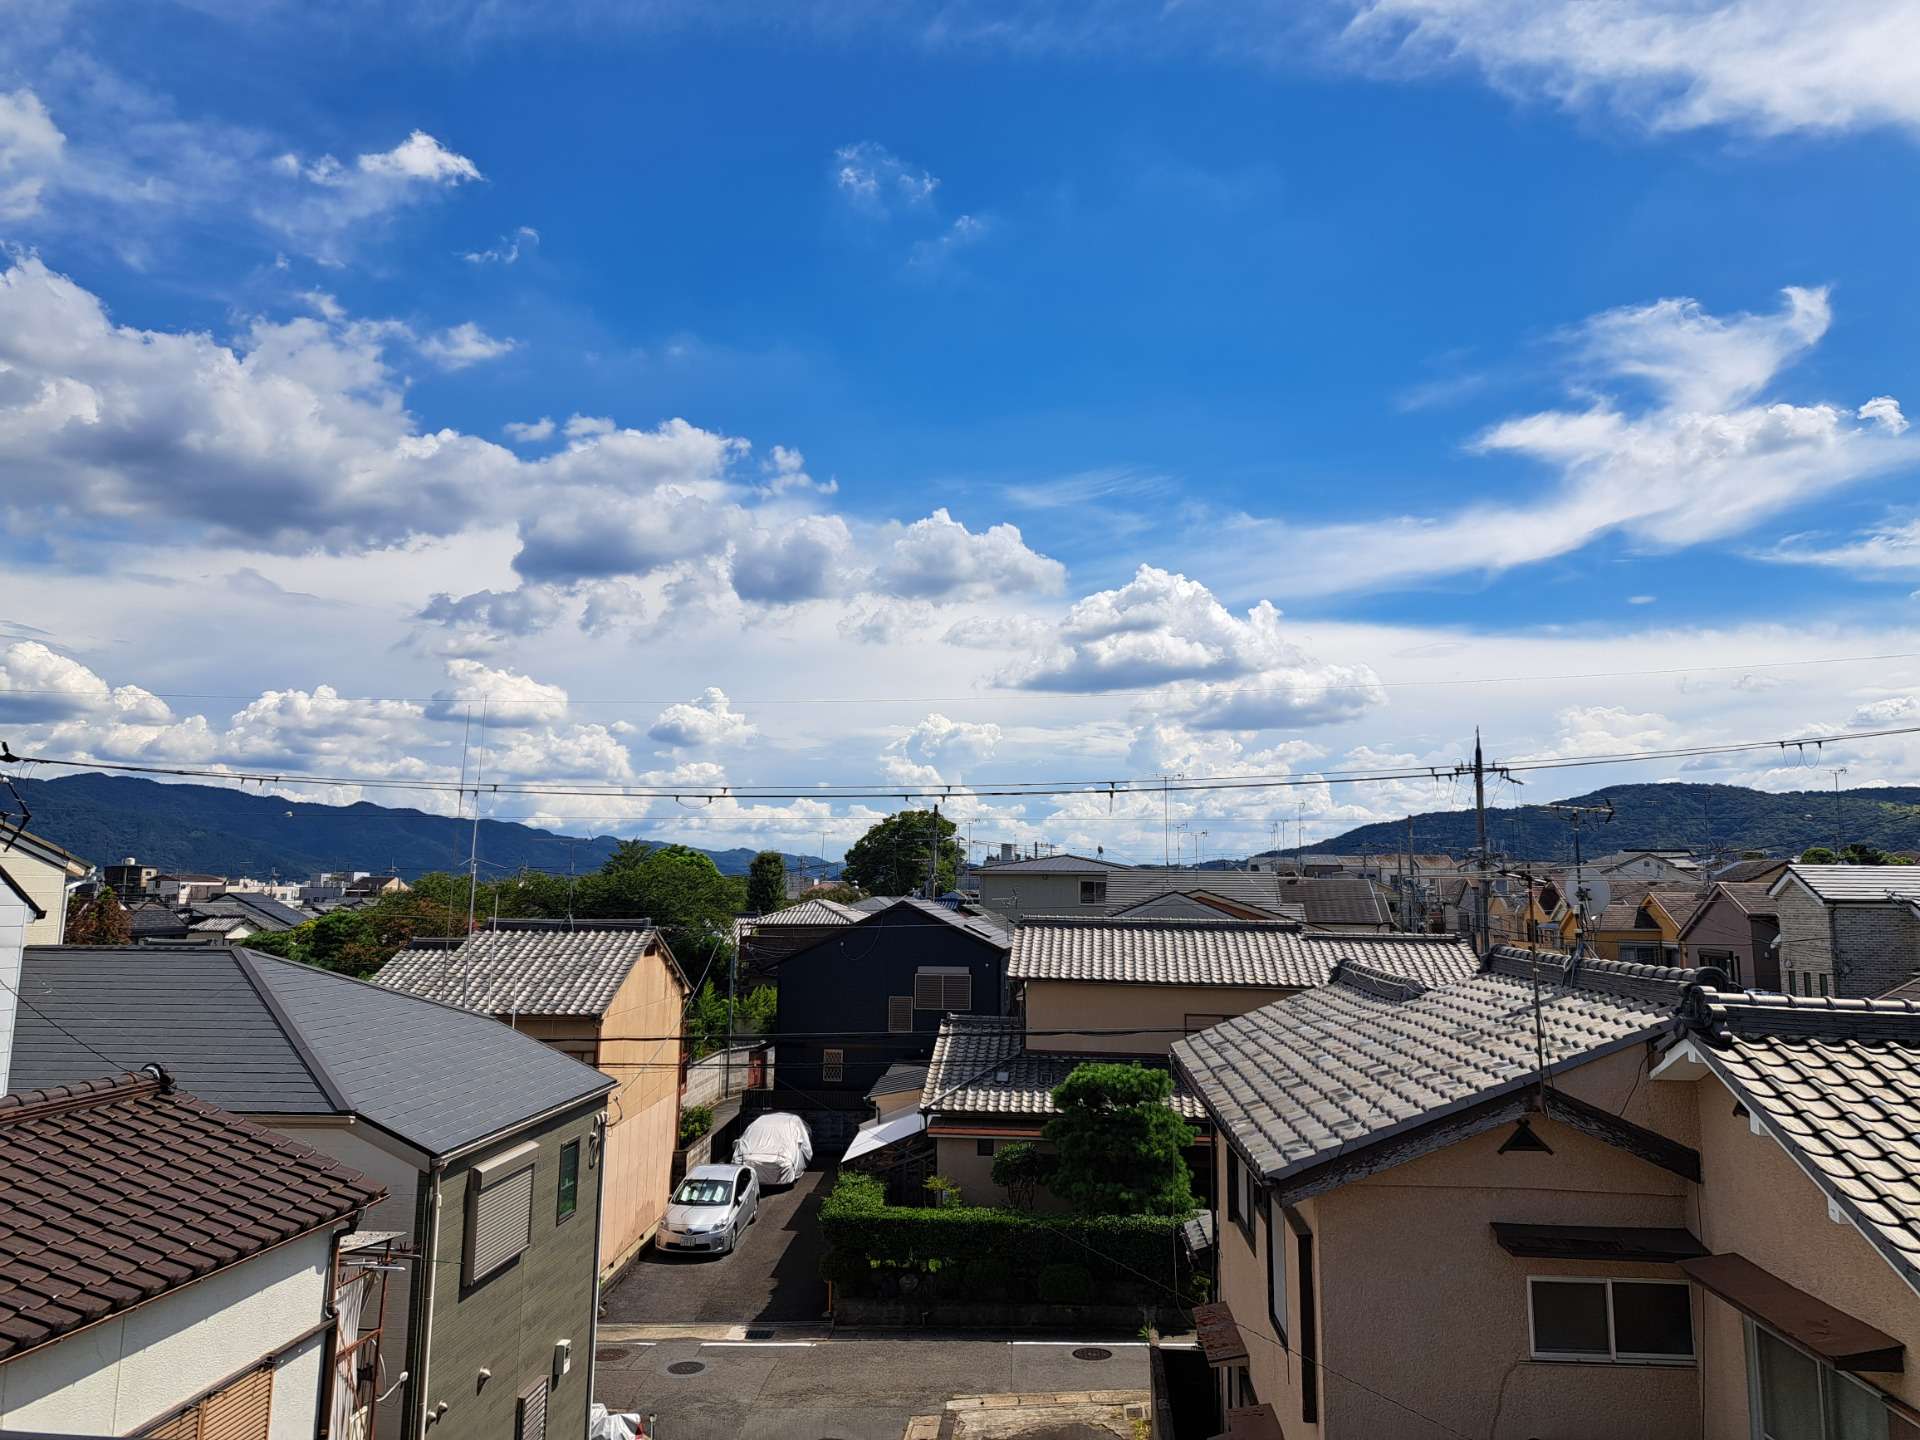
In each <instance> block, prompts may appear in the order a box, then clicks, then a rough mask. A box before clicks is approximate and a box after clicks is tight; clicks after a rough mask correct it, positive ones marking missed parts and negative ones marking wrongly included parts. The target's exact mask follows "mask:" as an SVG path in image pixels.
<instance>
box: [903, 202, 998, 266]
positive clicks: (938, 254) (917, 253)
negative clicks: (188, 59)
mask: <svg viewBox="0 0 1920 1440" xmlns="http://www.w3.org/2000/svg"><path fill="white" fill-rule="evenodd" d="M992 228H993V227H992V224H991V222H989V221H988V220H986V219H984V218H983V217H981V216H978V215H961V216H958V217H956V218H955V220H954V222H953V223H952V224H951V225H949V226H947V228H946V229H944V230H942V231H941V232H940V233H939V234H938V235H936V236H934V237H933V238H932V239H930V240H922V241H920V242H919V243H918V244H916V245H915V246H914V247H913V250H912V252H911V253H910V254H909V255H908V257H907V263H908V264H909V265H915V266H918V267H920V268H922V269H926V270H935V269H938V268H939V267H940V266H942V265H944V264H946V263H947V262H948V261H949V260H951V259H952V258H953V257H954V255H955V254H957V253H958V252H960V251H962V250H965V249H968V248H970V247H971V246H974V245H977V244H979V243H980V242H981V241H982V240H984V239H986V238H987V235H988V233H989V231H991V229H992Z"/></svg>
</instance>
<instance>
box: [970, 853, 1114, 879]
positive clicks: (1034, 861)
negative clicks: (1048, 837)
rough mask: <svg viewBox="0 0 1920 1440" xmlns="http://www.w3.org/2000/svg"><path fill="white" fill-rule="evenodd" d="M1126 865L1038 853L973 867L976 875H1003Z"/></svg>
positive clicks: (1090, 871) (1063, 872)
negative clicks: (1020, 858) (1028, 856)
mask: <svg viewBox="0 0 1920 1440" xmlns="http://www.w3.org/2000/svg"><path fill="white" fill-rule="evenodd" d="M1127 868H1128V867H1127V866H1125V865H1121V864H1119V863H1117V862H1116V861H1112V860H1092V859H1089V858H1088V857H1087V856H1085V855H1038V856H1033V857H1030V858H1028V859H1025V860H996V861H995V862H994V863H993V864H991V865H978V866H975V867H974V872H973V873H974V874H976V875H1003V874H1006V873H1007V872H1008V871H1020V872H1021V873H1023V874H1027V875H1099V874H1102V873H1103V872H1106V871H1109V870H1112V871H1120V870H1125V869H1127Z"/></svg>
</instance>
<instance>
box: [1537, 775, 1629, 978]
mask: <svg viewBox="0 0 1920 1440" xmlns="http://www.w3.org/2000/svg"><path fill="white" fill-rule="evenodd" d="M1544 808H1545V809H1548V810H1557V811H1559V812H1560V813H1561V814H1562V815H1565V816H1567V817H1568V818H1569V819H1570V820H1572V821H1573V913H1574V914H1575V915H1577V916H1578V917H1579V928H1578V929H1577V930H1575V932H1574V938H1573V958H1574V959H1576V960H1578V959H1579V958H1580V957H1581V956H1582V955H1584V954H1586V953H1587V900H1588V898H1589V897H1588V895H1587V882H1586V876H1585V874H1584V872H1583V871H1582V869H1581V866H1582V863H1583V862H1582V856H1581V853H1580V817H1581V816H1583V815H1598V816H1601V817H1602V819H1601V821H1600V823H1601V824H1603V825H1611V824H1612V823H1613V801H1611V800H1608V801H1607V802H1606V803H1605V804H1602V805H1548V806H1545V807H1544Z"/></svg>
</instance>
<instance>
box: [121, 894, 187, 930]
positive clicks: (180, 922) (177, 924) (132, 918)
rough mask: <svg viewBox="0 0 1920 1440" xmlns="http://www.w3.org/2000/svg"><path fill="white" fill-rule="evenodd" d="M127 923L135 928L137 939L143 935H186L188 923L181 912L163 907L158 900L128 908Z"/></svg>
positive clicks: (167, 906)
mask: <svg viewBox="0 0 1920 1440" xmlns="http://www.w3.org/2000/svg"><path fill="white" fill-rule="evenodd" d="M127 923H128V924H129V925H131V926H132V927H133V935H134V938H135V939H139V938H140V937H141V936H143V935H149V936H152V935H184V934H186V933H187V922H186V921H185V920H184V919H183V918H182V917H181V915H180V912H179V911H177V910H175V909H174V908H173V907H172V906H171V905H162V904H161V903H160V902H158V901H157V900H155V901H149V902H148V903H146V904H144V905H129V906H128V907H127Z"/></svg>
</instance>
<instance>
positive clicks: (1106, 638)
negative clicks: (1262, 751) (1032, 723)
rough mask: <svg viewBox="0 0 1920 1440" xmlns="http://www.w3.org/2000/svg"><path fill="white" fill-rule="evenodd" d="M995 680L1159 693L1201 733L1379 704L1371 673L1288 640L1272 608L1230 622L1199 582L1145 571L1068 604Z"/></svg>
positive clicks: (1312, 719) (1160, 703)
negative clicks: (1049, 629) (1046, 636)
mask: <svg viewBox="0 0 1920 1440" xmlns="http://www.w3.org/2000/svg"><path fill="white" fill-rule="evenodd" d="M996 678H997V679H998V680H999V682H1000V683H1002V684H1008V685H1014V686H1018V687H1020V688H1022V689H1028V690H1068V691H1106V690H1131V689H1145V688H1159V689H1162V690H1163V691H1164V694H1163V695H1161V696H1160V697H1159V698H1158V699H1157V701H1156V705H1157V707H1158V708H1161V709H1164V710H1167V711H1170V712H1173V713H1177V714H1178V715H1180V716H1181V718H1182V720H1183V722H1184V723H1185V724H1187V725H1188V726H1190V727H1191V728H1194V729H1198V730H1263V729H1268V728H1271V727H1275V726H1281V725H1304V724H1324V723H1328V722H1330V721H1333V720H1337V719H1347V718H1351V717H1352V716H1354V715H1357V714H1359V713H1361V712H1362V711H1364V710H1365V709H1366V708H1367V707H1369V706H1370V705H1374V704H1377V703H1379V702H1380V701H1381V700H1382V699H1384V698H1385V694H1384V691H1383V690H1382V689H1381V688H1380V685H1379V681H1378V679H1377V677H1375V675H1374V674H1373V671H1372V670H1371V669H1369V668H1368V667H1367V666H1364V665H1337V664H1331V663H1329V662H1326V661H1323V660H1320V659H1318V658H1317V657H1315V656H1313V655H1311V654H1309V653H1308V652H1307V651H1306V650H1305V649H1304V648H1302V647H1301V646H1299V645H1297V644H1295V643H1294V642H1293V641H1291V640H1289V639H1288V638H1287V636H1286V634H1285V633H1284V630H1283V627H1282V625H1281V621H1280V612H1279V611H1278V610H1276V609H1275V608H1274V607H1273V605H1272V604H1271V603H1270V602H1268V601H1265V600H1262V601H1261V602H1260V603H1259V604H1257V605H1255V606H1254V607H1253V608H1252V609H1250V610H1248V611H1247V613H1246V615H1245V616H1244V617H1241V616H1237V615H1235V614H1233V613H1232V612H1231V611H1229V610H1228V609H1227V608H1226V607H1225V606H1224V605H1222V604H1221V603H1220V602H1219V601H1218V600H1217V599H1216V598H1214V595H1213V592H1212V591H1210V590H1208V589H1207V587H1206V586H1205V585H1202V584H1201V583H1200V582H1199V581H1197V580H1190V579H1188V578H1187V577H1186V576H1184V575H1177V574H1174V573H1172V572H1170V571H1166V570H1161V569H1158V568H1157V567H1155V566H1152V565H1142V566H1141V567H1140V568H1139V570H1138V571H1136V572H1135V574H1134V577H1133V579H1132V580H1130V581H1128V582H1127V583H1126V584H1125V585H1123V586H1121V587H1119V588H1118V589H1114V590H1102V591H1098V592H1096V593H1095V594H1092V595H1089V596H1087V597H1085V598H1084V599H1082V600H1080V601H1078V602H1077V603H1075V604H1074V605H1073V606H1072V607H1071V608H1070V609H1069V610H1068V611H1067V614H1066V617H1065V619H1064V620H1063V621H1062V622H1061V624H1060V626H1059V629H1058V631H1057V633H1056V635H1055V637H1054V641H1053V643H1052V644H1051V645H1050V646H1049V647H1047V648H1046V649H1044V650H1042V651H1041V652H1039V653H1037V654H1036V655H1034V656H1033V657H1031V658H1030V659H1028V660H1025V661H1023V662H1020V663H1017V664H1015V665H1013V666H1011V667H1009V668H1008V669H1006V670H1003V671H1002V672H1001V673H1000V674H999V675H998V676H997V677H996Z"/></svg>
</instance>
